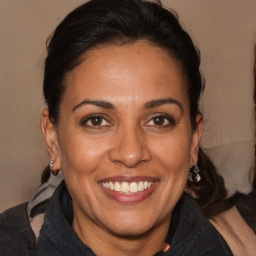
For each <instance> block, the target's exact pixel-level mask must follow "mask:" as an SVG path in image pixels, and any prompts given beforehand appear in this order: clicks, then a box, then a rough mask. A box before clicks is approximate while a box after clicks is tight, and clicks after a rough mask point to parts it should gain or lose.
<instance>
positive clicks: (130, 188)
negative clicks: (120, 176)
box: [101, 181, 154, 194]
mask: <svg viewBox="0 0 256 256" xmlns="http://www.w3.org/2000/svg"><path fill="white" fill-rule="evenodd" d="M101 184H102V186H103V187H105V188H108V189H110V190H114V191H116V192H119V193H122V194H132V193H138V192H142V191H144V190H146V189H148V188H150V187H151V186H152V185H153V184H154V182H151V181H139V182H135V181H133V182H131V183H128V182H126V181H123V182H118V181H115V182H112V181H110V182H102V183H101Z"/></svg>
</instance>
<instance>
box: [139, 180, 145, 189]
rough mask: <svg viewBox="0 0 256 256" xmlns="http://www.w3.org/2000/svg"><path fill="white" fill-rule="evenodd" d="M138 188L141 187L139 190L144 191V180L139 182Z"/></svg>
mask: <svg viewBox="0 0 256 256" xmlns="http://www.w3.org/2000/svg"><path fill="white" fill-rule="evenodd" d="M138 189H139V191H143V190H144V182H143V181H140V182H139V186H138Z"/></svg>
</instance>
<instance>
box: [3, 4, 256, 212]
mask: <svg viewBox="0 0 256 256" xmlns="http://www.w3.org/2000/svg"><path fill="white" fill-rule="evenodd" d="M83 2H84V1H81V0H80V1H78V0H54V1H52V0H37V1H34V0H12V1H10V0H1V1H0V120H1V121H0V122H1V123H0V212H1V211H3V210H5V209H6V208H8V207H11V206H13V205H15V204H18V203H21V202H24V201H26V200H28V198H29V197H30V195H31V194H32V193H33V191H34V190H35V188H36V187H37V186H38V185H39V183H40V174H41V172H42V170H43V168H44V167H45V166H46V165H47V164H48V161H49V159H48V156H47V153H46V150H45V147H44V142H43V138H42V136H41V132H40V129H39V122H40V114H41V111H42V109H43V108H44V103H43V98H42V77H43V60H44V57H45V42H46V38H47V37H48V36H49V35H50V34H51V33H52V32H53V30H54V28H55V27H56V25H57V24H58V23H59V22H60V21H61V20H62V19H63V18H64V16H65V15H66V14H67V13H68V12H69V11H71V10H72V9H73V8H75V7H76V6H78V5H80V4H82V3H83ZM163 4H164V5H165V6H167V7H169V8H172V9H174V10H175V11H177V13H178V14H179V16H180V20H181V22H182V24H183V26H184V27H185V28H186V29H187V30H188V32H189V33H190V35H191V36H192V38H193V40H194V42H195V44H196V45H197V46H198V48H199V49H200V51H201V55H202V72H203V74H204V76H205V78H206V82H207V86H206V90H205V93H204V97H203V100H202V109H203V112H204V116H205V134H204V138H203V145H204V147H205V148H206V149H208V151H209V154H210V155H211V156H212V157H213V158H214V161H215V163H216V165H217V166H218V168H219V169H220V172H221V173H222V175H223V176H224V178H225V181H226V184H227V187H228V189H229V192H230V194H232V193H233V192H234V191H235V190H240V191H242V192H248V191H249V190H250V187H249V183H248V171H249V168H250V165H251V157H252V146H253V130H254V121H253V101H252V91H253V45H254V42H256V1H255V0H225V1H223V0H215V1H212V0H193V1H190V0H163Z"/></svg>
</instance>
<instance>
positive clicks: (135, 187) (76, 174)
mask: <svg viewBox="0 0 256 256" xmlns="http://www.w3.org/2000/svg"><path fill="white" fill-rule="evenodd" d="M65 84H66V90H65V93H64V97H63V100H62V102H61V105H60V118H59V123H58V126H57V127H56V128H55V129H54V132H55V133H56V136H52V138H53V142H52V141H51V143H52V144H51V145H50V146H49V148H50V150H49V152H50V155H51V159H55V165H59V166H60V167H61V169H62V170H63V173H64V178H65V181H66V184H67V187H68V190H69V192H70V194H71V196H72V199H73V208H74V222H75V223H79V224H80V226H83V227H85V228H86V230H93V232H96V233H97V232H98V234H100V232H110V233H112V234H116V235H141V234H144V233H145V232H147V231H149V230H157V229H158V227H159V228H160V227H161V226H162V225H164V226H165V225H169V222H170V218H171V213H172V210H173V208H174V206H175V204H176V203H177V201H178V200H179V198H180V197H181V194H182V192H183V189H184V187H185V185H186V182H187V176H188V170H189V167H190V166H192V165H194V164H195V163H196V161H197V149H198V143H199V140H200V135H201V129H200V127H201V125H199V126H198V127H199V128H197V129H196V130H195V131H194V132H192V129H191V123H190V116H189V100H188V95H187V92H186V81H185V78H184V75H183V74H182V71H181V68H180V66H179V65H178V64H177V62H176V61H175V59H173V58H172V57H170V55H169V54H168V53H167V52H166V51H165V50H163V49H161V48H159V47H156V46H152V45H150V44H148V43H146V42H137V43H135V44H130V45H123V46H106V47H101V48H98V49H94V50H91V51H89V52H87V53H86V54H85V56H84V61H83V62H82V63H81V64H80V65H79V66H77V67H76V68H75V69H74V70H73V71H71V72H70V73H69V74H68V75H67V78H66V83H65ZM49 137H50V136H49ZM48 144H50V143H48ZM89 233H90V232H89Z"/></svg>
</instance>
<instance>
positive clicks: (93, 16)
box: [43, 0, 226, 212]
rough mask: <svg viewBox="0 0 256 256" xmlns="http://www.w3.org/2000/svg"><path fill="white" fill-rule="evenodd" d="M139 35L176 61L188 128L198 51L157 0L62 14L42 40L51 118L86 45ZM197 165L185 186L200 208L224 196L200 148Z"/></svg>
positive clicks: (102, 2) (97, 1) (104, 2)
mask: <svg viewBox="0 0 256 256" xmlns="http://www.w3.org/2000/svg"><path fill="white" fill-rule="evenodd" d="M139 40H144V41H146V42H148V43H149V44H153V45H155V46H158V47H160V48H162V49H165V50H166V52H167V54H170V55H171V56H172V57H173V58H175V59H176V61H177V62H178V63H179V65H180V66H181V69H182V71H183V74H184V77H185V78H186V84H187V93H188V98H189V104H190V120H191V124H192V129H194V128H195V127H196V115H197V114H198V113H199V109H198V102H199V99H200V96H201V93H202V91H203V88H204V80H203V79H202V77H201V74H200V55H199V51H198V50H197V48H196V47H195V46H194V44H193V42H192V40H191V38H190V36H189V35H188V33H187V32H186V31H185V30H184V29H183V28H182V26H181V25H180V23H179V20H178V16H177V14H176V13H175V12H174V11H170V10H167V9H165V8H163V7H162V5H161V3H160V1H157V2H150V1H145V0H91V1H89V2H87V3H85V4H83V5H81V6H80V7H78V8H77V9H75V10H74V11H72V12H71V13H70V14H68V15H67V16H66V18H65V19H64V20H63V21H62V22H61V23H60V24H59V25H58V27H57V28H56V30H55V32H54V33H53V35H52V37H51V38H50V39H49V41H48V46H47V50H48V55H47V58H46V60H45V72H44V83H43V91H44V97H45V101H46V103H47V105H48V108H49V114H50V117H51V119H52V122H53V123H54V124H55V125H57V124H58V118H59V106H60V103H61V100H62V97H63V95H64V93H65V77H66V75H67V73H68V72H70V71H72V69H74V68H75V67H76V66H77V65H79V64H80V63H81V62H82V61H83V56H84V54H85V53H86V52H87V51H88V50H91V49H93V48H96V47H100V46H105V45H124V44H132V43H135V42H137V41H139ZM85 61H86V60H85ZM198 166H199V168H200V170H201V176H202V180H201V181H200V182H199V184H198V185H194V184H192V183H189V189H191V190H193V191H195V193H196V195H197V197H198V202H199V204H200V206H201V207H202V209H203V210H205V209H208V208H209V207H210V206H212V205H213V204H214V203H216V202H217V201H220V200H222V199H224V198H225V196H226V190H225V188H224V182H223V179H222V178H221V177H220V176H219V175H218V174H217V171H216V169H215V167H214V165H213V164H212V163H211V161H210V160H209V159H208V158H207V157H206V155H205V154H204V153H203V151H202V149H200V152H199V161H198ZM46 173H47V172H46ZM205 212H207V211H205Z"/></svg>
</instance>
